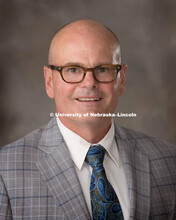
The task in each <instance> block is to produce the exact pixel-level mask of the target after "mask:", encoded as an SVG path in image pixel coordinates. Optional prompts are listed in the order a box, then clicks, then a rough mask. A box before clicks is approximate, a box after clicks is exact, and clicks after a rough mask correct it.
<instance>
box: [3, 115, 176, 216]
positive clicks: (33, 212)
mask: <svg viewBox="0 0 176 220" xmlns="http://www.w3.org/2000/svg"><path fill="white" fill-rule="evenodd" d="M116 140H117V145H118V148H119V152H120V156H121V159H122V163H123V166H124V170H125V174H126V178H127V184H128V191H129V198H130V220H132V219H139V220H147V219H156V220H170V219H176V211H175V208H176V147H174V146H173V145H171V144H168V143H165V142H163V141H160V140H158V139H155V138H152V137H148V136H145V135H143V134H140V133H137V132H133V131H131V130H129V129H124V128H121V127H117V126H116ZM5 219H15V220H16V219H17V220H18V219H24V220H28V219H31V220H39V219H40V220H46V219H48V220H54V219H57V220H61V219H71V220H72V219H82V220H86V219H91V217H90V215H89V212H88V209H87V206H86V202H85V199H84V196H83V192H82V189H81V187H80V184H79V181H78V178H77V176H76V172H75V168H74V164H73V162H72V159H71V157H70V154H69V152H68V149H67V146H66V143H65V141H64V139H63V137H62V135H61V133H60V131H59V128H58V126H57V123H56V120H55V118H53V119H52V120H51V121H50V122H49V123H48V124H47V125H46V126H44V127H43V128H40V129H38V130H36V131H34V132H32V133H30V134H29V135H27V136H25V137H24V138H22V139H19V140H18V141H16V142H14V143H12V144H9V145H7V146H4V147H2V148H1V149H0V220H5Z"/></svg>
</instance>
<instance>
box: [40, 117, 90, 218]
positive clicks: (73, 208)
mask: <svg viewBox="0 0 176 220" xmlns="http://www.w3.org/2000/svg"><path fill="white" fill-rule="evenodd" d="M39 148H40V149H41V150H42V151H43V152H44V154H43V156H42V157H41V158H40V160H39V162H38V163H37V166H38V168H39V170H40V173H41V175H42V177H43V178H44V180H45V182H46V185H47V187H48V189H49V191H50V193H51V194H52V195H53V197H54V198H55V200H56V201H57V204H58V206H59V207H60V209H61V210H62V213H63V214H64V215H65V217H67V218H68V219H79V218H81V217H82V219H90V216H89V212H88V209H87V206H86V202H85V199H84V196H83V192H82V189H81V187H80V184H79V181H78V179H77V175H76V171H75V168H74V164H73V162H72V159H71V157H70V154H69V152H68V149H67V147H66V144H65V142H64V140H63V137H62V135H61V133H60V131H59V129H58V126H57V123H56V120H55V118H53V119H52V120H51V121H50V122H49V124H48V125H47V126H46V127H45V129H44V130H43V132H42V135H41V139H40V142H39ZM83 217H84V218H83Z"/></svg>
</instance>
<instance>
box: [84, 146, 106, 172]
mask: <svg viewBox="0 0 176 220" xmlns="http://www.w3.org/2000/svg"><path fill="white" fill-rule="evenodd" d="M105 151H106V150H105V149H104V147H102V146H101V145H95V146H90V148H89V150H88V152H87V155H86V162H88V163H89V164H90V166H91V167H92V168H93V169H94V171H100V170H102V169H103V160H104V155H105Z"/></svg>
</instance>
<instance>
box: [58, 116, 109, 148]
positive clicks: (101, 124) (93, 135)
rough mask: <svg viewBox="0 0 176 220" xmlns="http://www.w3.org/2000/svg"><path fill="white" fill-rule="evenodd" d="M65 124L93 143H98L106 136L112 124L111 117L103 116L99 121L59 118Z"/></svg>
mask: <svg viewBox="0 0 176 220" xmlns="http://www.w3.org/2000/svg"><path fill="white" fill-rule="evenodd" d="M59 119H60V121H61V122H62V124H63V125H65V126H66V127H67V128H68V129H70V130H72V131H73V132H75V133H76V134H78V135H79V136H81V137H82V138H84V139H85V140H86V141H87V142H90V143H92V144H96V143H98V142H99V141H100V140H102V139H103V138H104V136H105V135H106V134H107V133H108V131H109V129H110V126H111V118H103V119H101V120H98V122H91V123H88V122H82V123H80V122H79V121H72V122H71V123H70V120H69V121H67V120H64V118H63V117H62V118H59Z"/></svg>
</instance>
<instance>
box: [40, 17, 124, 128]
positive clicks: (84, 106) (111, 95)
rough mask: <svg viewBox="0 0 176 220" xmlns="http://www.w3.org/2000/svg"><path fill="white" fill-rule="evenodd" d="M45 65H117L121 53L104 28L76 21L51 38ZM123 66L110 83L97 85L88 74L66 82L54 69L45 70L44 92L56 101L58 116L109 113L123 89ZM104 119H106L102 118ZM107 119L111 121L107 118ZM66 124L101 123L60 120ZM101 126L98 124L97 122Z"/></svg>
mask: <svg viewBox="0 0 176 220" xmlns="http://www.w3.org/2000/svg"><path fill="white" fill-rule="evenodd" d="M48 62H49V64H50V65H55V66H59V67H63V66H67V65H77V66H82V67H84V68H94V67H96V66H99V65H102V64H120V63H121V53H120V45H119V41H118V39H117V37H116V36H115V35H114V34H113V33H112V32H111V31H110V30H109V29H108V28H106V27H105V26H104V25H102V24H100V23H98V22H95V21H91V20H79V21H75V22H72V23H70V24H68V25H66V26H64V27H63V28H61V29H60V30H59V31H58V32H57V33H56V34H55V35H54V37H53V39H52V41H51V44H50V49H49V56H48ZM125 73H126V65H123V66H122V69H121V71H120V72H119V73H118V74H119V76H120V77H116V78H115V80H114V81H113V82H108V83H101V82H98V81H97V80H96V79H95V78H94V76H93V73H92V72H91V71H88V72H87V73H86V75H85V78H84V80H83V81H81V82H79V83H74V84H71V83H67V82H65V81H63V79H62V77H61V74H60V73H59V72H58V71H56V70H51V69H50V68H48V67H44V75H45V84H46V91H47V94H48V96H49V97H50V98H54V99H55V103H56V112H57V113H81V114H84V113H112V112H114V111H115V108H116V106H117V103H118V97H119V96H120V95H122V94H123V92H124V89H125ZM104 120H105V119H104ZM107 120H110V119H107ZM61 121H62V122H63V123H65V124H68V123H85V122H86V123H100V122H103V120H102V118H101V119H100V118H90V117H88V118H83V117H82V118H81V119H80V118H61ZM100 124H101V123H100Z"/></svg>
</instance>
